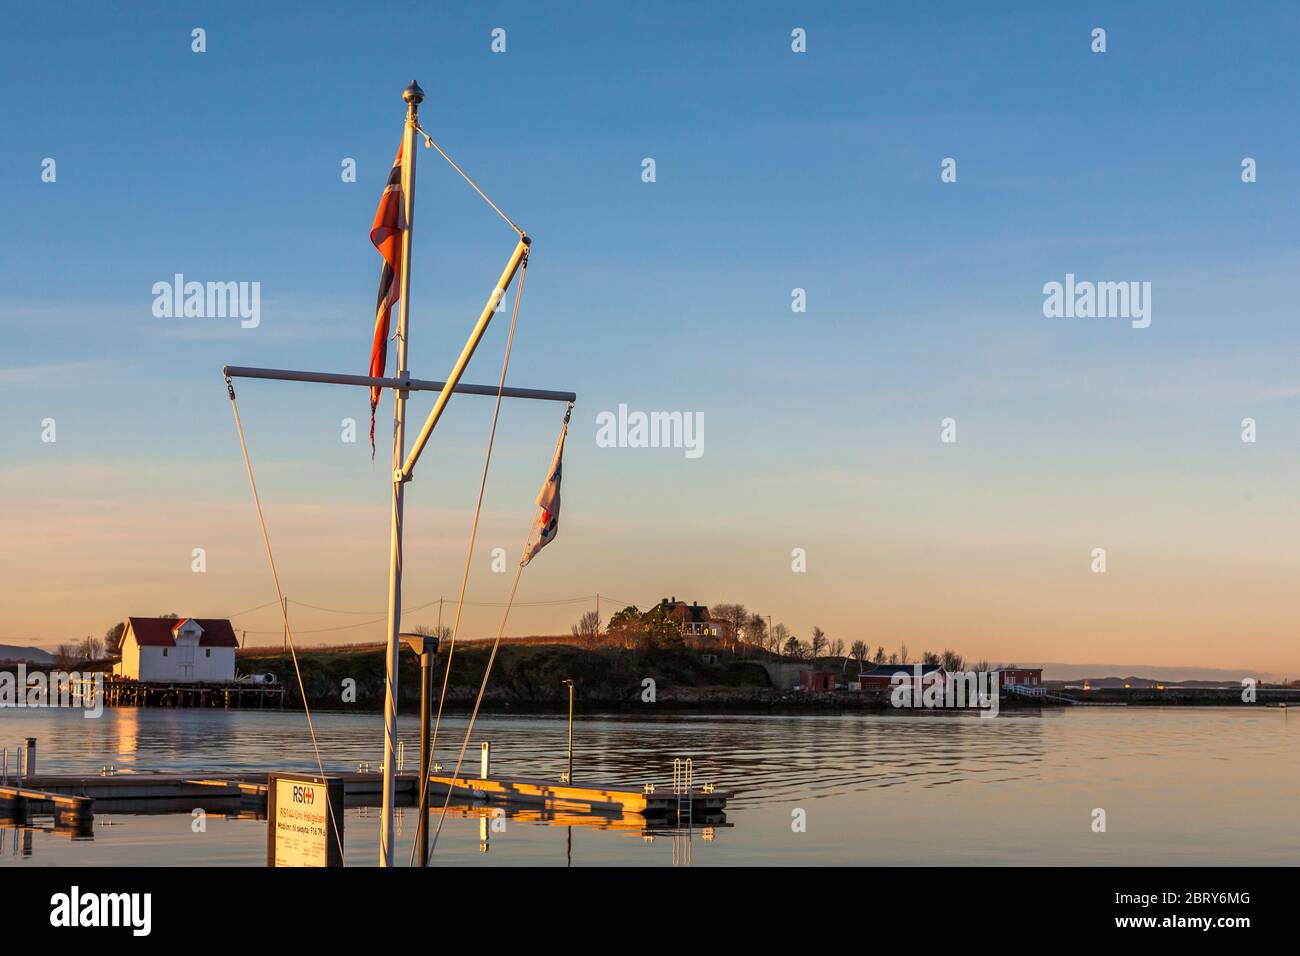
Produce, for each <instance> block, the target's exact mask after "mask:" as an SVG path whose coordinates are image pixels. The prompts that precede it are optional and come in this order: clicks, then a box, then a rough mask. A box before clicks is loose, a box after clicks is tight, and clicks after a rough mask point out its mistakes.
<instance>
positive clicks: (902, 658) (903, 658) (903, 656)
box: [889, 644, 907, 664]
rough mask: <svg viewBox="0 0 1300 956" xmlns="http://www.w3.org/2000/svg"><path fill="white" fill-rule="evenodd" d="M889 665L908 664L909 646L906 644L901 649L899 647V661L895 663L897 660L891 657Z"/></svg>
mask: <svg viewBox="0 0 1300 956" xmlns="http://www.w3.org/2000/svg"><path fill="white" fill-rule="evenodd" d="M889 663H891V664H895V663H897V664H906V663H907V645H906V644H903V645H902V646H901V647H899V649H898V660H897V661H895V660H894V659H893V658H892V657H891V658H890V659H889Z"/></svg>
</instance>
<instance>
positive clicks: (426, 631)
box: [411, 624, 451, 644]
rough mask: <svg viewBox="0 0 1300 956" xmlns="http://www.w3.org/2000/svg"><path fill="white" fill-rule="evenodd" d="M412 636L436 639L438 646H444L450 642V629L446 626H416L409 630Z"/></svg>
mask: <svg viewBox="0 0 1300 956" xmlns="http://www.w3.org/2000/svg"><path fill="white" fill-rule="evenodd" d="M411 633H412V634H419V635H420V636H421V637H436V638H437V639H438V643H439V644H445V643H447V642H448V641H450V640H451V628H450V627H448V626H447V625H446V624H436V625H430V624H417V625H415V627H413V628H411Z"/></svg>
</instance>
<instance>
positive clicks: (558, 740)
mask: <svg viewBox="0 0 1300 956" xmlns="http://www.w3.org/2000/svg"><path fill="white" fill-rule="evenodd" d="M1293 716H1295V717H1296V718H1297V719H1296V720H1289V719H1287V717H1286V714H1285V712H1283V711H1280V710H1277V709H1272V708H1257V709H1245V708H1243V709H1228V708H1205V709H1193V708H1170V709H1152V708H1140V709H1139V708H1119V707H1116V708H1109V707H1105V708H1103V707H1098V708H1091V707H1089V708H1083V707H1076V708H1072V709H1064V710H1054V711H1050V712H1048V713H1045V714H1043V715H1041V716H1039V715H1036V714H1035V715H1011V716H1006V715H1004V716H1002V717H1000V718H998V719H995V720H981V719H979V718H978V717H975V716H965V715H962V716H956V715H951V714H948V715H934V714H930V715H903V716H900V715H870V716H673V717H663V718H659V719H644V718H626V717H590V716H588V717H583V718H581V719H580V720H579V723H578V724H577V726H576V729H575V733H574V740H575V750H576V752H577V758H576V763H575V778H576V779H579V780H582V779H586V780H598V781H601V782H609V783H619V784H626V785H634V786H640V785H641V784H642V783H646V782H654V783H658V784H660V785H666V784H667V783H668V782H669V781H670V779H671V773H672V761H673V758H674V757H691V758H693V759H694V761H695V766H696V781H697V783H702V782H709V781H711V782H713V783H715V784H717V785H718V787H719V788H726V789H733V790H735V791H737V794H738V795H737V797H736V798H735V799H734V800H733V802H732V803H731V804H730V806H729V810H728V814H727V822H728V824H729V825H728V826H726V827H719V828H716V829H715V830H713V831H712V833H707V832H701V831H699V830H696V831H694V832H693V833H692V834H691V835H690V836H689V837H688V836H686V835H684V834H680V833H679V834H673V833H672V832H667V831H665V832H660V833H658V834H656V835H654V836H653V839H648V838H647V837H646V836H645V835H644V834H643V833H642V831H641V829H640V828H631V829H618V828H607V829H600V828H596V827H593V826H587V825H576V826H568V825H564V824H565V821H563V820H560V821H544V820H538V819H536V816H535V815H533V816H532V817H531V818H530V815H528V814H522V815H518V816H511V817H508V818H507V819H506V820H505V824H504V830H503V832H492V833H491V834H490V842H489V849H488V852H481V850H480V827H481V820H480V816H479V813H480V811H476V810H473V809H462V810H459V811H457V812H455V813H453V814H452V815H449V816H448V819H447V823H446V825H445V827H444V829H443V833H442V837H441V838H440V840H439V843H438V851H437V854H436V857H435V859H436V861H437V862H438V863H440V864H451V863H454V864H458V865H466V864H471V865H494V864H497V865H500V864H505V865H519V864H529V865H558V866H563V865H565V864H566V862H571V863H572V865H575V866H576V865H583V864H626V865H649V866H668V865H673V864H679V865H680V864H683V863H686V862H690V863H691V864H693V865H696V866H700V865H710V864H757V863H770V864H778V865H808V864H843V863H864V864H919V863H936V864H1027V863H1047V864H1053V863H1081V864H1174V865H1177V864H1193V863H1205V864H1229V863H1233V864H1270V865H1271V864H1295V863H1296V862H1297V860H1300V813H1298V812H1297V808H1298V807H1300V713H1297V714H1295V715H1293ZM315 720H316V728H317V735H318V738H319V741H320V746H321V751H322V755H323V757H324V759H325V766H326V769H327V770H331V769H333V770H355V769H356V768H357V765H358V763H360V762H363V761H365V762H369V763H371V764H372V765H378V763H379V758H380V754H379V744H378V742H379V739H380V737H379V735H380V730H381V724H380V720H379V718H378V717H377V716H373V715H368V716H355V715H350V714H347V715H345V714H318V715H316V718H315ZM464 726H465V724H464V721H463V720H461V719H457V720H453V721H450V722H449V723H445V724H444V733H443V734H441V735H440V740H439V748H438V750H439V753H438V755H437V756H438V759H440V760H442V761H443V762H444V763H445V764H447V765H448V766H451V765H452V764H454V761H455V752H454V750H453V747H459V741H460V738H461V736H462V735H463V733H464ZM401 733H402V737H403V738H404V739H405V740H406V746H407V768H408V769H410V768H411V767H414V766H415V765H416V763H417V761H418V747H419V736H418V722H417V721H415V720H413V719H406V720H404V721H403V724H402V729H401ZM26 736H35V737H37V738H38V739H39V750H38V753H39V757H38V760H39V769H40V770H42V771H49V772H57V771H80V772H85V771H91V772H97V771H98V770H99V768H100V767H102V766H104V765H105V764H115V765H116V766H117V767H118V768H119V771H122V770H128V769H140V770H145V769H159V770H176V769H194V770H198V769H203V770H223V769H230V770H234V769H258V770H264V769H268V768H269V769H304V770H306V769H313V768H314V763H313V761H312V759H311V756H310V754H311V750H310V744H309V740H308V736H307V728H306V721H305V719H304V718H303V717H302V715H301V714H291V713H280V712H254V711H236V712H225V711H194V710H143V711H138V710H125V709H124V710H110V711H107V712H106V713H105V714H104V716H103V717H102V718H100V719H97V720H86V719H83V718H82V717H81V715H80V714H79V713H75V712H60V711H41V712H20V711H0V746H8V747H10V748H11V749H12V748H13V747H14V746H17V745H18V744H19V743H20V742H21V740H22V738H23V737H26ZM480 740H491V741H492V745H493V759H494V769H495V770H496V771H497V772H499V773H502V774H516V773H517V774H521V775H529V774H537V775H547V776H555V775H557V774H558V773H559V772H560V770H562V769H563V765H564V759H565V757H564V744H565V722H564V720H563V718H552V717H537V716H529V717H505V716H488V717H483V718H480V720H479V721H478V723H477V726H476V728H475V733H474V739H473V742H472V745H471V750H470V754H471V757H472V760H473V766H477V747H478V743H479V741H480ZM444 741H445V744H446V745H445V746H444ZM467 759H469V758H467ZM1094 808H1103V809H1104V810H1105V811H1106V832H1105V833H1094V832H1092V828H1091V823H1092V819H1093V816H1092V813H1093V809H1094ZM800 810H801V811H803V812H804V814H805V816H806V824H807V825H806V831H805V832H794V829H793V827H792V821H793V820H794V818H795V816H796V815H797V814H796V811H800ZM42 822H44V823H45V824H49V823H50V821H49V820H48V819H46V820H44V821H42V820H41V819H39V818H38V819H37V821H36V827H34V828H31V829H24V830H14V829H12V828H8V829H0V866H39V865H57V864H70V863H76V864H90V865H99V864H102V865H133V864H167V865H213V864H217V865H221V864H246V865H261V864H262V862H263V860H264V855H265V834H266V823H265V822H264V821H258V820H253V819H238V818H236V817H233V816H232V817H226V816H223V815H222V814H219V813H212V814H209V817H208V822H207V832H205V833H194V832H192V830H191V818H190V816H189V815H188V814H164V815H147V814H108V815H102V814H101V815H97V819H96V826H95V832H94V838H93V840H88V841H84V840H78V841H73V840H71V839H69V838H68V837H67V836H65V835H63V834H60V833H54V832H50V831H49V829H48V828H43V827H42V826H41V823H42ZM576 822H578V823H582V822H584V821H582V820H578V821H576ZM378 823H379V821H378V811H377V810H374V809H368V810H362V809H353V810H349V811H348V813H347V823H346V843H347V854H348V858H349V860H350V862H352V863H356V864H365V865H371V864H373V863H374V861H375V859H376V855H377V841H378ZM400 828H401V834H400V838H399V842H400V844H401V859H402V860H403V861H405V860H406V858H407V853H408V852H409V849H410V844H411V840H412V839H413V837H414V832H415V816H414V814H413V813H412V811H410V810H407V811H405V812H404V813H403V815H402V819H401V820H400Z"/></svg>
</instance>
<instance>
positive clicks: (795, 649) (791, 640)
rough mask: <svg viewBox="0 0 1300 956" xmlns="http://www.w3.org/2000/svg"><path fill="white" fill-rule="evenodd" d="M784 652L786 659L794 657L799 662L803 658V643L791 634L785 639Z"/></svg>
mask: <svg viewBox="0 0 1300 956" xmlns="http://www.w3.org/2000/svg"><path fill="white" fill-rule="evenodd" d="M784 650H785V656H786V657H793V658H795V659H796V660H797V659H799V658H801V657H803V642H802V641H800V640H799V638H797V637H795V636H794V635H793V634H791V635H790V636H789V637H787V638H786V639H785V645H784Z"/></svg>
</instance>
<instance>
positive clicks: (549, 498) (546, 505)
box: [519, 406, 573, 566]
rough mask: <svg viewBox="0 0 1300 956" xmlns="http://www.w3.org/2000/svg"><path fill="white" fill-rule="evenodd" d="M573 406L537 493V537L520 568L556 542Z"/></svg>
mask: <svg viewBox="0 0 1300 956" xmlns="http://www.w3.org/2000/svg"><path fill="white" fill-rule="evenodd" d="M572 412H573V406H570V407H569V410H568V411H566V412H565V413H564V427H563V428H561V429H560V440H559V441H558V442H556V444H555V458H554V459H552V461H551V470H550V472H549V473H548V474H547V478H546V481H545V482H544V483H543V484H542V490H541V491H539V492H538V493H537V507H538V508H540V509H541V510H540V511H538V513H537V520H536V521H535V522H533V528H534V531H535V537H534V539H533V540H532V541H531V543H530V544H529V545H528V547H527V548H525V549H524V556H523V559H522V560H521V561H520V562H519V564H520V566H525V565H527V564H528V562H529V561H531V560H533V558H535V557H536V556H537V552H538V551H541V550H542V548H544V547H546V546H547V545H548V544H550V543H551V542H552V541H554V540H555V532H556V531H557V530H558V529H559V526H560V472H561V470H562V467H563V460H564V436H565V435H567V434H568V432H569V415H570V414H571V413H572Z"/></svg>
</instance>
